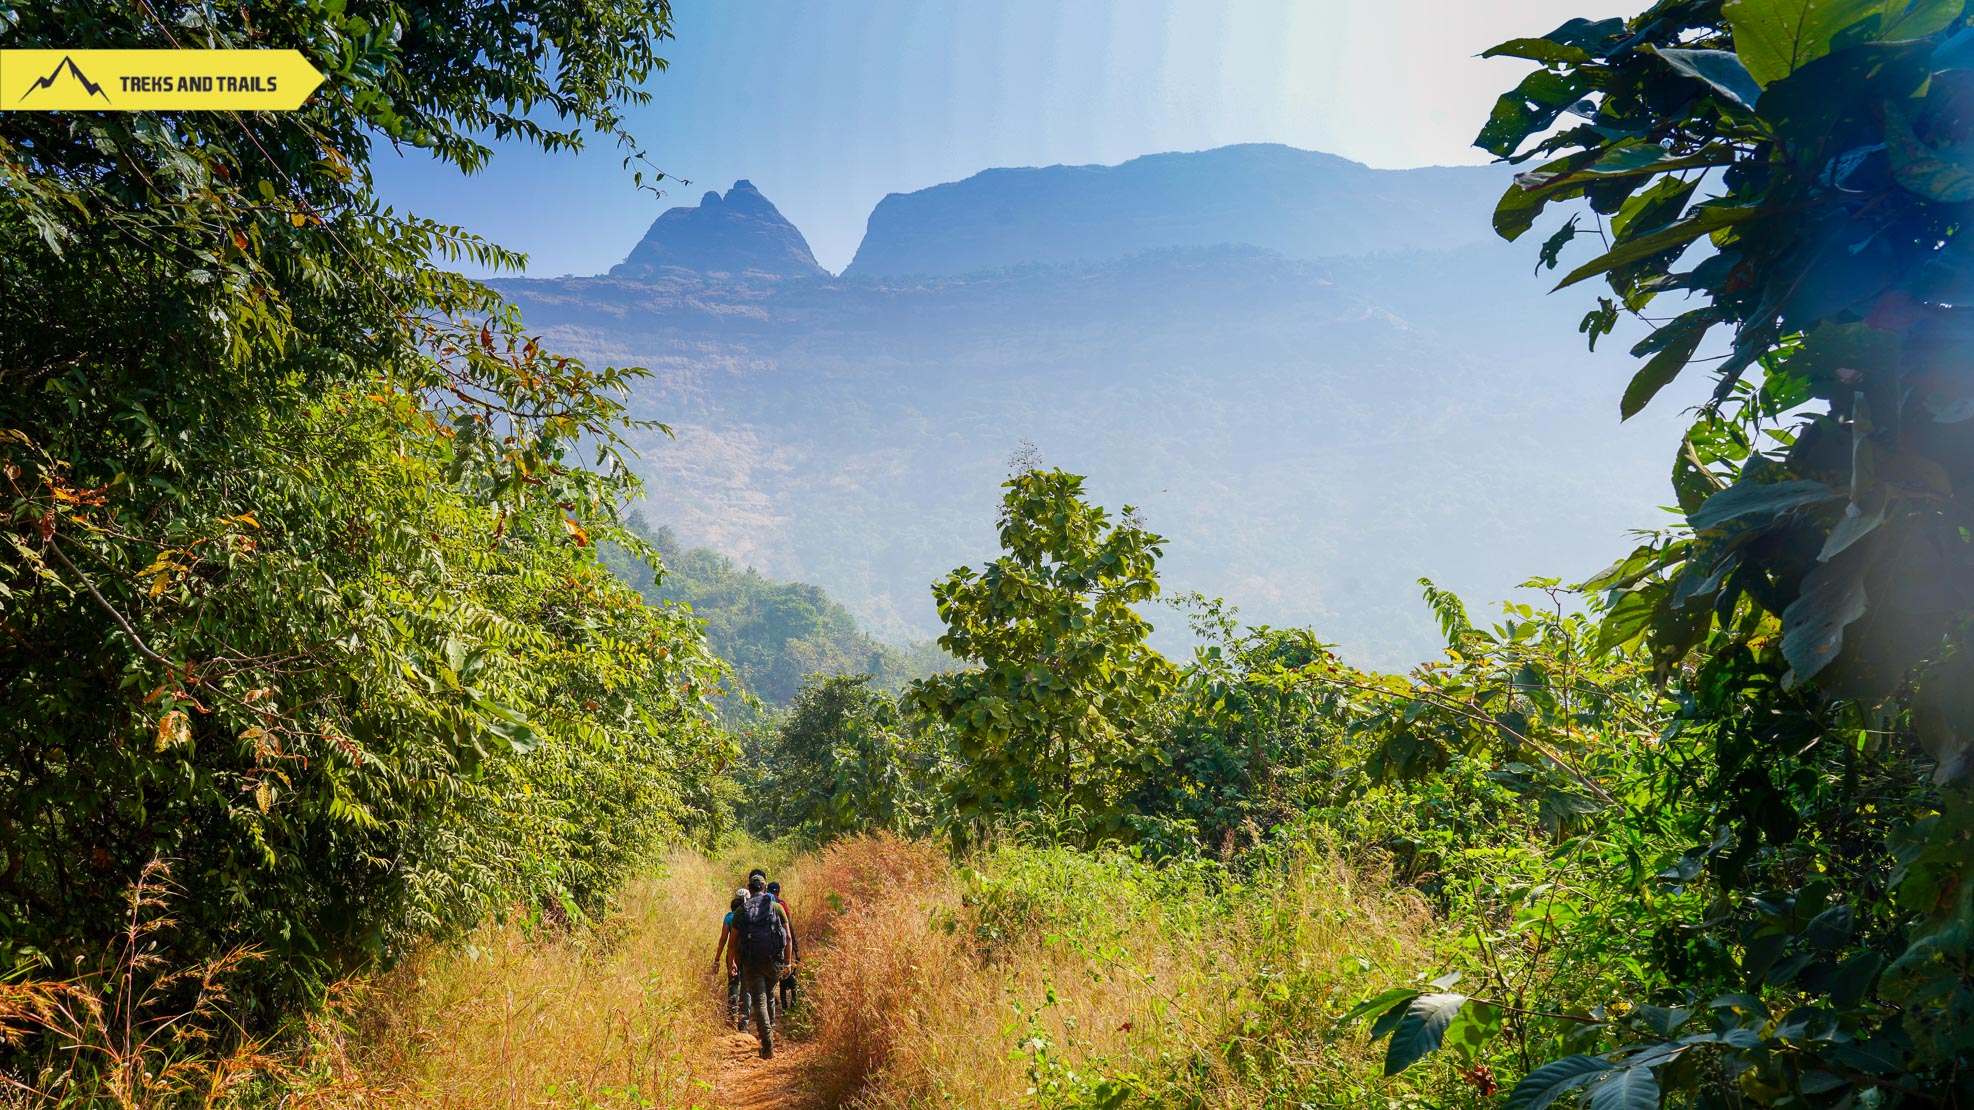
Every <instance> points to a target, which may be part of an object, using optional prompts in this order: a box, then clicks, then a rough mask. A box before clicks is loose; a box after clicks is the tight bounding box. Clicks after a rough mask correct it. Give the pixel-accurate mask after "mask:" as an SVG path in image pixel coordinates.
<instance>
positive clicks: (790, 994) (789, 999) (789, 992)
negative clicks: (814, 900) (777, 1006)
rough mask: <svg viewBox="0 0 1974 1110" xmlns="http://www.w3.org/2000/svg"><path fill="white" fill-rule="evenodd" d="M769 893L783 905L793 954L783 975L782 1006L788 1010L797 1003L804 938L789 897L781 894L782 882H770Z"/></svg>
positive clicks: (783, 915) (789, 946)
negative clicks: (791, 911) (797, 977)
mask: <svg viewBox="0 0 1974 1110" xmlns="http://www.w3.org/2000/svg"><path fill="white" fill-rule="evenodd" d="M768 893H769V894H772V895H774V896H775V904H776V905H777V906H780V907H781V920H782V923H783V924H785V925H787V926H788V950H789V952H791V953H792V954H793V955H792V956H791V958H790V959H789V961H788V966H787V967H785V968H783V969H782V975H781V1008H782V1009H783V1010H787V1009H788V1008H789V1007H790V1006H793V1005H795V967H796V965H797V964H799V963H801V962H802V938H801V937H799V936H797V935H796V933H795V919H794V918H793V917H791V916H789V913H788V899H786V898H783V897H782V896H781V884H780V883H769V884H768Z"/></svg>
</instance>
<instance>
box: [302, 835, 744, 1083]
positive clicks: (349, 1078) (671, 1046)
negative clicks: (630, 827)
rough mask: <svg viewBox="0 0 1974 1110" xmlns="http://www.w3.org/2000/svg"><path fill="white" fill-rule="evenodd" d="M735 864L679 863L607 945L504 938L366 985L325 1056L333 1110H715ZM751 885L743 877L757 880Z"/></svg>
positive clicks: (603, 936) (324, 1037)
mask: <svg viewBox="0 0 1974 1110" xmlns="http://www.w3.org/2000/svg"><path fill="white" fill-rule="evenodd" d="M730 869H731V867H730V865H729V864H728V863H727V861H718V862H716V861H714V860H710V859H708V858H706V857H704V856H701V855H698V854H695V853H690V852H683V851H682V852H677V853H674V854H673V855H672V856H671V857H670V858H669V859H668V861H667V866H666V868H665V875H664V877H663V878H659V879H646V880H640V881H638V882H635V883H632V884H631V885H630V886H629V887H628V888H626V889H625V891H624V892H623V894H622V896H621V898H620V902H619V910H618V912H617V913H615V914H614V915H613V916H612V917H611V918H610V920H608V921H606V922H605V923H604V924H603V925H602V926H601V928H600V929H598V930H596V931H595V932H594V933H591V934H582V933H578V934H576V935H574V936H559V935H552V936H544V935H540V934H537V935H535V936H529V935H528V934H527V932H526V931H524V930H523V929H522V928H521V927H520V926H518V925H515V924H507V925H502V926H490V927H488V928H486V929H484V930H482V931H481V932H480V933H479V934H478V935H476V936H475V937H474V938H473V942H472V944H471V945H470V946H468V947H466V948H463V949H447V948H434V949H430V950H427V951H425V952H423V953H421V954H419V955H418V956H416V957H414V958H412V959H410V960H408V961H406V962H405V963H404V964H403V965H401V966H399V967H398V968H396V969H394V970H393V971H391V972H390V973H389V974H387V975H384V976H382V977H379V978H378V979H376V980H375V981H372V982H370V983H367V984H364V985H362V987H361V988H360V991H359V993H360V997H359V998H358V999H357V1000H356V1001H355V1003H354V1004H353V1006H352V1007H351V1018H350V1020H349V1021H348V1023H347V1024H346V1026H345V1027H344V1028H343V1029H342V1030H340V1031H337V1030H324V1031H322V1033H321V1034H319V1035H318V1036H317V1038H316V1049H315V1051H316V1052H317V1053H318V1054H320V1057H321V1058H322V1059H323V1060H324V1062H325V1063H326V1065H327V1066H325V1067H323V1068H321V1069H319V1070H320V1072H321V1073H323V1074H325V1075H327V1076H328V1077H329V1078H328V1080H327V1081H326V1082H325V1083H324V1084H323V1085H321V1086H320V1087H318V1088H317V1089H316V1090H314V1091H312V1092H310V1093H309V1094H308V1095H307V1096H306V1097H305V1099H304V1100H303V1101H302V1102H300V1103H296V1104H299V1105H311V1106H320V1107H339V1108H340V1107H406V1108H410V1107H417V1108H420V1110H427V1108H429V1110H442V1108H444V1110H451V1108H458V1110H469V1108H471V1110H481V1108H484V1107H550V1106H553V1107H585V1108H587V1107H649V1106H664V1107H695V1106H707V1105H712V1104H713V1101H714V1100H713V1097H712V1091H713V1086H714V1081H715V1073H716V1070H717V1066H718V1057H717V1053H716V1052H715V1050H714V1047H713V1040H714V1038H715V1037H717V1035H718V1033H719V1029H720V1022H719V1017H720V1011H721V1007H722V1005H723V1001H722V1000H723V992H724V978H723V977H721V976H719V975H718V974H717V973H716V971H715V969H714V967H713V946H714V943H715V941H716V940H717V936H718V928H719V915H720V913H721V912H724V908H725V906H724V900H723V899H722V898H721V893H722V891H725V890H730V889H731V888H732V886H733V880H732V879H731V878H730V877H729V876H728V874H727V872H728V871H729V870H730ZM743 871H744V867H743Z"/></svg>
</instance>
